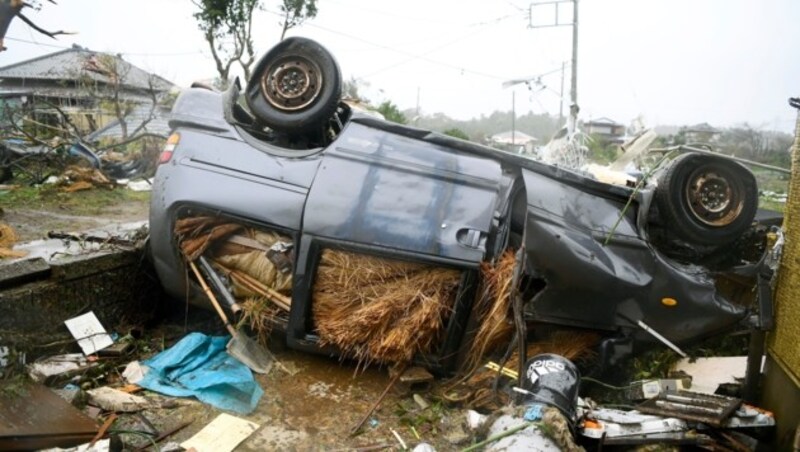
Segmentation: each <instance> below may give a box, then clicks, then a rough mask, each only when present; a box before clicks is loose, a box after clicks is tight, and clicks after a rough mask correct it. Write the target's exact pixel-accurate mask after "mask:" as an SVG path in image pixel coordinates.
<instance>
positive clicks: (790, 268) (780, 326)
mask: <svg viewBox="0 0 800 452" xmlns="http://www.w3.org/2000/svg"><path fill="white" fill-rule="evenodd" d="M783 228H784V234H785V238H786V243H785V245H784V248H783V258H782V259H781V267H780V273H779V275H778V286H777V288H776V293H775V298H776V301H775V331H774V332H773V333H772V334H770V341H769V350H770V352H771V354H772V356H773V357H774V358H775V359H776V360H777V361H779V362H780V363H781V364H783V366H784V367H785V370H786V371H787V372H789V373H790V374H791V375H792V376H793V377H794V380H795V382H797V383H798V384H800V352H798V344H800V296H798V294H800V114H799V115H798V118H797V125H796V128H795V135H794V145H793V146H792V175H791V179H790V181H789V198H788V201H787V202H786V212H785V216H784V219H783Z"/></svg>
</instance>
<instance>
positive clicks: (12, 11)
mask: <svg viewBox="0 0 800 452" xmlns="http://www.w3.org/2000/svg"><path fill="white" fill-rule="evenodd" d="M47 1H48V2H50V3H53V4H55V3H56V2H55V1H54V0H47ZM41 7H42V3H41V1H39V0H31V1H30V3H26V2H24V1H23V0H0V52H2V51H3V50H6V47H5V45H4V44H3V40H4V39H5V37H6V32H7V31H8V27H9V26H10V25H11V21H13V20H14V18H16V17H19V18H20V19H21V20H22V21H23V22H25V23H26V24H28V25H29V26H30V27H31V28H33V29H34V30H36V31H37V32H39V33H41V34H43V35H45V36H49V37H51V38H53V39H55V37H56V36H58V35H69V34H72V33H70V32H68V31H64V30H58V31H48V30H45V29H44V28H42V27H40V26H38V25H36V23H35V22H34V21H32V20H31V19H29V18H27V17H26V16H25V15H24V14H22V10H23V9H24V8H31V9H33V10H35V11H38V10H40V9H41Z"/></svg>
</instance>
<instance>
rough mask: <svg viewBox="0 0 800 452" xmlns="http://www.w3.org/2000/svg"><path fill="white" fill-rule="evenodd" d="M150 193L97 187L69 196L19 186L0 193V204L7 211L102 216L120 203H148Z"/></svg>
mask: <svg viewBox="0 0 800 452" xmlns="http://www.w3.org/2000/svg"><path fill="white" fill-rule="evenodd" d="M149 200H150V192H135V191H131V190H125V189H123V188H116V189H113V190H109V189H104V188H95V189H91V190H86V191H79V192H74V193H66V192H63V191H61V190H60V189H59V187H55V186H40V187H19V188H16V189H14V190H4V191H0V204H2V205H3V207H4V208H5V209H8V210H11V209H32V210H63V211H64V212H65V213H69V214H71V215H79V216H91V215H98V214H101V213H103V212H104V211H105V210H106V209H109V208H113V207H114V206H116V205H119V204H120V203H130V202H139V203H142V204H147V203H148V202H149Z"/></svg>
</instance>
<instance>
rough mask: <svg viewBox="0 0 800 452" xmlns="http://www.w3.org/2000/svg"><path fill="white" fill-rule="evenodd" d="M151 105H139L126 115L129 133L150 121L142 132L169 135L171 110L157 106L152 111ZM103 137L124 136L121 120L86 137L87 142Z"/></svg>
mask: <svg viewBox="0 0 800 452" xmlns="http://www.w3.org/2000/svg"><path fill="white" fill-rule="evenodd" d="M150 108H151V105H139V106H137V107H136V108H135V109H133V111H131V112H130V113H128V115H127V116H125V123H126V124H127V125H128V133H131V132H132V131H133V130H134V129H136V128H137V127H139V126H140V125H141V124H142V123H143V122H144V121H147V120H148V118H149V121H148V122H147V124H145V126H144V127H143V128H142V130H141V132H142V133H152V134H155V135H160V136H162V137H164V138H166V137H167V136H168V135H169V132H170V127H169V124H168V121H169V115H170V110H169V109H167V108H161V107H156V108H155V109H154V110H153V111H152V116H151V111H150ZM103 138H122V127H121V126H120V123H119V121H112V122H110V123H108V124H106V125H105V127H101V128H99V129H97V130H95V131H94V132H92V133H91V134H90V135H88V136H87V137H86V141H87V142H94V141H98V140H101V139H103Z"/></svg>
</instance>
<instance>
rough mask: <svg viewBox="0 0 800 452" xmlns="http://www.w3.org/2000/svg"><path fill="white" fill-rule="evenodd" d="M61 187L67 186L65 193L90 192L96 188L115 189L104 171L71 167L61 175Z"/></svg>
mask: <svg viewBox="0 0 800 452" xmlns="http://www.w3.org/2000/svg"><path fill="white" fill-rule="evenodd" d="M60 184H61V185H64V186H66V188H64V191H66V192H75V191H81V190H89V189H92V188H94V187H105V188H114V186H115V183H114V182H113V181H111V180H110V179H109V178H108V177H106V175H105V174H103V172H102V171H100V170H99V169H96V168H87V167H83V166H77V165H70V166H68V167H67V168H66V169H65V170H64V172H63V173H62V174H61V182H60Z"/></svg>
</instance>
